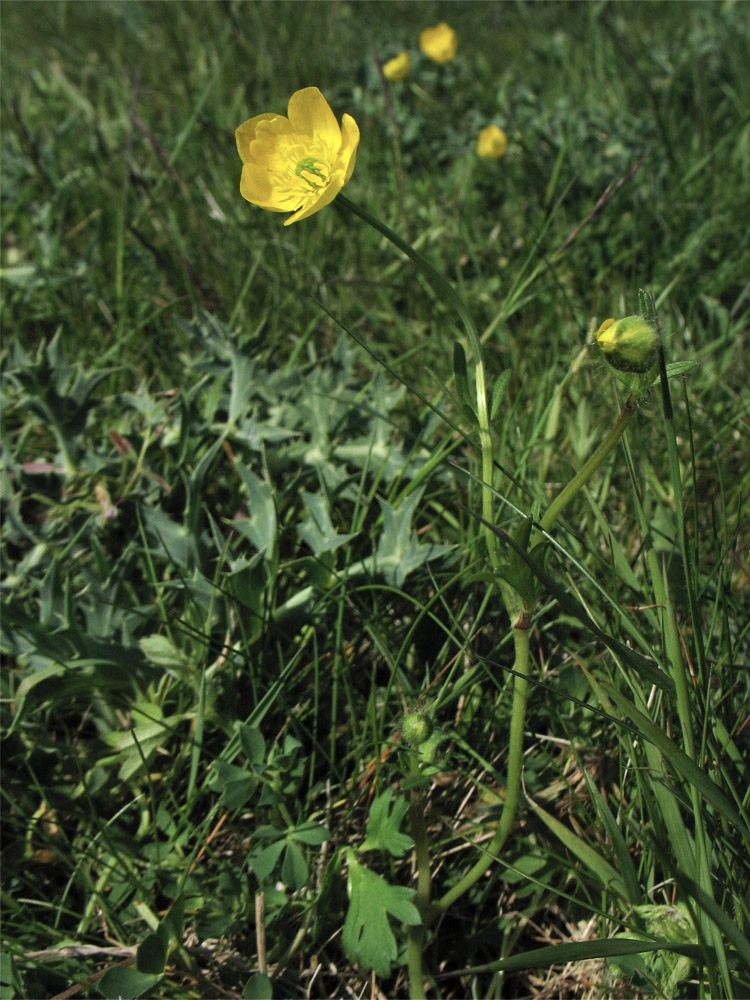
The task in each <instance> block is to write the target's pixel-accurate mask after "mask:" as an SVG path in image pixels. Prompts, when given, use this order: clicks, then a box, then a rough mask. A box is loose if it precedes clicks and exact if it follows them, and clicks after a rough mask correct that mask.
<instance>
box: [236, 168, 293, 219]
mask: <svg viewBox="0 0 750 1000" xmlns="http://www.w3.org/2000/svg"><path fill="white" fill-rule="evenodd" d="M240 194H241V195H242V197H243V198H244V199H245V201H249V202H250V203H251V204H253V205H257V206H258V208H265V209H266V210H267V211H269V212H291V211H292V210H293V209H295V208H296V207H297V206H298V204H299V199H297V198H295V199H289V198H287V199H284V198H280V197H279V194H278V192H277V191H276V190H274V187H273V185H272V178H271V175H270V174H269V173H268V171H267V170H264V169H263V167H259V166H257V164H255V163H246V164H245V165H244V167H243V168H242V177H241V178H240Z"/></svg>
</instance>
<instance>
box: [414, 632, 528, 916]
mask: <svg viewBox="0 0 750 1000" xmlns="http://www.w3.org/2000/svg"><path fill="white" fill-rule="evenodd" d="M513 643H514V646H515V654H516V655H515V663H514V664H513V670H514V674H515V681H514V684H513V705H512V708H511V717H510V742H509V747H508V775H507V778H506V783H505V803H504V805H503V812H502V815H501V816H500V821H499V823H498V824H497V829H496V831H495V835H494V837H493V838H492V840H491V841H490V844H489V846H488V847H487V848H485V852H484V854H483V856H482V857H481V858H480V859H479V861H477V863H476V864H475V865H474V867H473V868H471V869H470V870H469V871H468V872H467V873H466V874H465V875H464V877H463V878H462V879H461V880H460V881H459V882H457V883H456V884H455V885H454V886H453V888H452V889H449V890H448V892H446V893H445V895H443V896H441V898H440V899H439V900H437V902H436V903H435V904H434V905H433V908H432V909H433V912H434V913H435V914H440V913H444V912H445V911H446V910H447V909H448V907H449V906H450V905H451V904H452V903H455V901H456V900H457V899H458V898H459V897H460V896H463V894H464V893H465V892H468V890H469V889H471V887H472V886H473V885H475V884H476V883H477V882H478V881H479V879H480V878H481V877H482V875H484V873H485V872H486V871H487V869H488V868H489V867H490V866H491V865H492V863H493V862H494V861H495V860H496V859H497V857H498V855H499V854H500V851H501V850H502V847H503V844H504V843H505V841H506V839H507V837H508V834H509V833H510V830H511V827H512V826H513V820H514V819H515V816H516V811H517V809H518V802H519V799H520V796H521V771H522V765H523V732H524V729H525V726H526V698H527V694H528V677H529V623H528V621H526V620H522V621H521V622H520V623H519V624H517V625H514V627H513Z"/></svg>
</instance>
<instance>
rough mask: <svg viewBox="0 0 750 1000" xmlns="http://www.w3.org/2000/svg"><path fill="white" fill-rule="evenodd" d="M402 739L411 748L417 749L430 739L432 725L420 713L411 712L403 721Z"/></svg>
mask: <svg viewBox="0 0 750 1000" xmlns="http://www.w3.org/2000/svg"><path fill="white" fill-rule="evenodd" d="M401 731H402V733H403V737H404V739H405V740H406V742H407V743H411V745H412V746H413V747H418V746H419V745H420V744H422V743H424V742H425V740H428V739H429V738H430V733H431V732H432V723H431V722H430V720H429V719H428V718H427V716H426V715H424V713H422V712H412V713H411V715H407V716H406V718H405V719H404V725H403V728H402V730H401Z"/></svg>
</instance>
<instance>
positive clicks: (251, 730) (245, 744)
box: [237, 722, 266, 765]
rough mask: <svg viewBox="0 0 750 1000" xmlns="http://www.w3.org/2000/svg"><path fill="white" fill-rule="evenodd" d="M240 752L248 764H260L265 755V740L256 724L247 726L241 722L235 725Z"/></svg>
mask: <svg viewBox="0 0 750 1000" xmlns="http://www.w3.org/2000/svg"><path fill="white" fill-rule="evenodd" d="M237 731H238V733H239V737H240V744H241V746H242V752H243V753H244V755H245V757H246V758H247V761H248V763H250V764H255V765H258V764H262V763H263V758H264V757H265V755H266V741H265V739H264V738H263V734H262V733H261V731H260V729H258V728H257V727H256V726H248V725H247V724H246V723H244V722H241V723H240V724H239V725H238V726H237Z"/></svg>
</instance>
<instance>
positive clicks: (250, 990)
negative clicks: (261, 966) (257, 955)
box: [242, 972, 273, 1000]
mask: <svg viewBox="0 0 750 1000" xmlns="http://www.w3.org/2000/svg"><path fill="white" fill-rule="evenodd" d="M272 998H273V983H272V982H271V980H270V979H269V978H268V976H266V975H264V974H263V973H262V972H256V973H255V975H254V976H251V977H250V978H249V979H248V981H247V982H246V983H245V985H244V987H243V989H242V1000H272Z"/></svg>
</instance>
